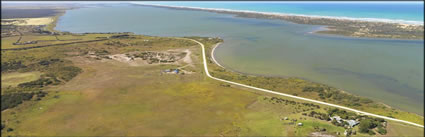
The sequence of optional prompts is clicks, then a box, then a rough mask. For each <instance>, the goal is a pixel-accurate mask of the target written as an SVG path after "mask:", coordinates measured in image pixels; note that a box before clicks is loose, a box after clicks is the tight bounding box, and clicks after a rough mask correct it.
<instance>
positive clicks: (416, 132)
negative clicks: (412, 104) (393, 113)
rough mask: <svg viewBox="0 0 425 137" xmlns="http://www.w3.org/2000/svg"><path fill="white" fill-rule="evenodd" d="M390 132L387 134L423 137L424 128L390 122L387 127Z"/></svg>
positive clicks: (401, 136)
mask: <svg viewBox="0 0 425 137" xmlns="http://www.w3.org/2000/svg"><path fill="white" fill-rule="evenodd" d="M387 131H388V134H387V135H386V136H400V137H421V136H422V137H423V136H424V128H420V127H415V126H411V125H405V124H400V123H397V122H389V123H388V127H387Z"/></svg>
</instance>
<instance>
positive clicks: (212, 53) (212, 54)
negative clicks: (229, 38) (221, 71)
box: [211, 43, 224, 68]
mask: <svg viewBox="0 0 425 137" xmlns="http://www.w3.org/2000/svg"><path fill="white" fill-rule="evenodd" d="M220 44H221V43H217V44H216V45H215V46H214V48H213V49H212V50H211V58H212V60H213V61H214V63H215V64H217V65H218V66H220V67H222V68H224V67H223V66H221V65H220V63H218V62H217V60H215V58H214V51H215V48H217V47H218V45H220Z"/></svg>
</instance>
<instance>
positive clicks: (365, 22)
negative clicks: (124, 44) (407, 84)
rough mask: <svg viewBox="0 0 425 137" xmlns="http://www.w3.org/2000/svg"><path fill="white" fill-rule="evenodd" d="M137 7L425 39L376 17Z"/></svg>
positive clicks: (415, 29)
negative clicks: (214, 14)
mask: <svg viewBox="0 0 425 137" xmlns="http://www.w3.org/2000/svg"><path fill="white" fill-rule="evenodd" d="M132 4H133V5H136V6H151V7H160V8H170V9H180V10H200V11H208V12H215V13H225V14H235V15H236V16H237V17H247V18H263V19H281V20H285V21H289V22H293V23H298V24H310V25H325V26H327V27H326V29H323V30H320V31H314V32H313V33H320V34H335V35H343V36H351V37H368V38H391V39H415V40H423V39H424V36H423V32H424V24H423V22H418V21H404V20H390V19H376V18H350V17H331V16H312V15H297V14H284V13H273V12H257V11H247V10H230V9H216V8H201V7H186V6H169V5H159V4H145V3H132Z"/></svg>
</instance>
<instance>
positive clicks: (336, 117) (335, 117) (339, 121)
mask: <svg viewBox="0 0 425 137" xmlns="http://www.w3.org/2000/svg"><path fill="white" fill-rule="evenodd" d="M334 119H335V121H336V122H338V123H341V121H342V119H341V117H339V116H333V117H331V120H334Z"/></svg>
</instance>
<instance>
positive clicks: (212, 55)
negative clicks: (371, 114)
mask: <svg viewBox="0 0 425 137" xmlns="http://www.w3.org/2000/svg"><path fill="white" fill-rule="evenodd" d="M67 10H72V9H66V10H64V11H65V12H64V13H62V14H59V15H58V16H57V18H55V19H56V20H55V21H54V22H52V24H54V25H55V26H56V24H57V20H59V17H60V16H62V15H64V14H65V13H66V11H67ZM328 27H329V26H322V27H320V29H323V30H328V29H329V28H328ZM55 31H58V30H55ZM59 32H60V31H59ZM94 33H95V32H94ZM123 33H127V32H123ZM314 34H320V33H314ZM328 35H329V34H328ZM324 36H326V34H325V35H324ZM335 36H338V37H341V36H340V35H335ZM342 37H346V36H342ZM347 38H356V37H347ZM389 40H397V39H389ZM221 44H222V43H217V44H216V45H215V46H214V48H213V49H212V51H211V58H212V59H213V62H214V63H215V64H216V65H217V66H219V67H221V68H223V69H226V70H230V71H234V72H236V73H240V74H244V75H253V76H265V77H281V78H298V79H302V80H306V81H310V82H316V81H313V80H309V79H305V78H301V77H293V76H276V75H258V74H252V73H245V72H240V71H237V70H233V69H231V68H226V67H224V66H223V65H221V64H220V63H219V62H218V61H217V60H216V59H215V55H214V52H215V49H216V48H217V47H219V46H221ZM325 85H326V84H325ZM338 89H339V88H338ZM341 90H343V89H341ZM348 93H350V92H348ZM350 94H352V93H350ZM379 102H380V101H379ZM380 103H382V104H385V103H383V102H380ZM391 108H396V109H400V108H397V107H393V106H391ZM400 110H401V109H400ZM404 111H405V110H404ZM411 113H414V114H416V115H419V116H421V117H423V115H421V114H418V113H415V112H411Z"/></svg>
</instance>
